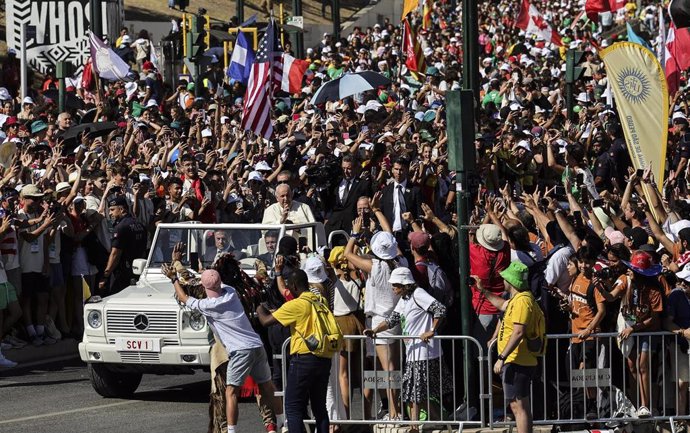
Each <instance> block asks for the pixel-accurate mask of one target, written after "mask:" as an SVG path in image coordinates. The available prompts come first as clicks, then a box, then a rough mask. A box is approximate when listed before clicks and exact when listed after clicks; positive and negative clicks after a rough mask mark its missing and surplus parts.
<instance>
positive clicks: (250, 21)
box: [240, 14, 257, 27]
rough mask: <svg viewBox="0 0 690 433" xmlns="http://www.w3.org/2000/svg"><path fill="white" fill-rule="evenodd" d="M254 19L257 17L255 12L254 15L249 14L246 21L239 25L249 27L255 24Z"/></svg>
mask: <svg viewBox="0 0 690 433" xmlns="http://www.w3.org/2000/svg"><path fill="white" fill-rule="evenodd" d="M256 20H257V17H256V14H254V15H252V16H250V17H249V19H248V20H247V21H245V22H243V23H242V24H240V27H251V26H253V25H254V24H256Z"/></svg>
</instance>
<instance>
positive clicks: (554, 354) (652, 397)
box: [486, 332, 690, 427]
mask: <svg viewBox="0 0 690 433" xmlns="http://www.w3.org/2000/svg"><path fill="white" fill-rule="evenodd" d="M573 337H576V335H571V334H559V335H549V336H548V346H547V352H546V354H545V356H544V357H543V358H541V359H540V361H539V365H538V366H537V369H536V370H537V373H536V375H535V379H534V380H533V381H532V386H531V390H530V407H531V409H532V414H533V420H534V424H535V425H540V424H542V425H551V424H585V423H607V424H608V425H609V426H611V427H613V426H614V425H621V424H625V423H629V422H635V421H641V420H642V419H643V418H644V420H645V421H665V422H671V423H672V424H673V422H674V421H676V420H690V415H688V387H687V384H688V381H689V380H690V377H689V376H690V374H689V373H688V371H690V356H689V355H688V351H687V346H684V347H683V348H682V349H680V348H679V347H680V346H679V343H682V342H683V341H685V342H687V340H685V338H684V337H682V336H678V335H675V334H672V333H670V332H649V333H633V334H632V335H630V337H628V339H626V340H622V341H621V340H619V336H618V334H617V333H601V334H593V335H592V336H591V337H590V339H589V340H587V342H586V346H583V345H579V347H578V344H574V343H573ZM495 348H496V342H495V341H493V342H491V343H490V345H489V349H488V362H487V364H486V366H487V368H488V370H487V371H488V377H490V378H491V379H490V383H489V385H488V389H489V400H490V408H491V409H490V410H489V413H488V423H489V427H494V426H509V425H514V424H515V423H514V422H513V421H512V420H511V419H510V416H509V414H508V405H507V404H506V403H505V402H504V401H502V400H503V396H502V395H500V394H497V393H494V392H493V389H494V387H493V386H492V384H499V383H500V380H501V379H500V377H498V376H497V375H495V374H494V373H493V364H494V361H495V360H496V355H497V353H496V351H495ZM677 348H678V349H677ZM643 352H645V353H646V355H641V353H643ZM638 378H639V379H638ZM643 378H644V379H645V380H642V379H643ZM679 380H680V381H682V382H684V385H683V386H680V385H679ZM643 383H644V385H643ZM641 406H645V407H646V408H647V409H648V410H649V413H648V414H647V413H644V414H643V416H639V415H640V414H639V413H638V412H639V411H640V408H641Z"/></svg>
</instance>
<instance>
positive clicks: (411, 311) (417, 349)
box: [394, 287, 441, 361]
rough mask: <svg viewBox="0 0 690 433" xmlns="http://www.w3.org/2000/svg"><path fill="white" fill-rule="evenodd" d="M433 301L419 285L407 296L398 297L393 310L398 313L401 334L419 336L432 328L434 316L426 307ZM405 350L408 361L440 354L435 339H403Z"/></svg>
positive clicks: (438, 342)
mask: <svg viewBox="0 0 690 433" xmlns="http://www.w3.org/2000/svg"><path fill="white" fill-rule="evenodd" d="M435 301H436V299H434V297H433V296H431V295H430V294H428V293H427V292H426V290H424V289H422V288H421V287H417V288H416V289H415V291H414V292H413V293H412V295H411V296H410V297H409V298H407V299H405V298H400V300H399V301H398V304H397V305H396V306H395V310H394V311H395V312H396V313H398V314H400V325H401V328H402V335H409V336H412V337H419V336H420V335H422V334H423V333H425V332H427V331H431V330H432V329H433V326H434V318H433V316H432V314H431V313H429V312H428V311H427V309H428V308H429V307H430V306H431V304H433V303H434V302H435ZM405 350H406V354H407V360H408V361H425V360H427V359H436V358H438V357H440V356H441V344H440V341H439V340H436V339H431V340H429V342H428V343H424V342H423V341H422V340H420V339H417V338H415V339H409V340H405Z"/></svg>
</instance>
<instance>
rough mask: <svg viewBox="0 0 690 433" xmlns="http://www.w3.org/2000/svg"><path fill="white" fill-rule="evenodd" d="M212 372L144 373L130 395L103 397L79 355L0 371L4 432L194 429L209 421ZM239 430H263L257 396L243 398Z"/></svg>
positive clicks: (201, 428) (189, 431) (191, 432)
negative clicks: (77, 357)
mask: <svg viewBox="0 0 690 433" xmlns="http://www.w3.org/2000/svg"><path fill="white" fill-rule="evenodd" d="M209 389H210V379H209V374H208V373H204V372H198V373H196V374H194V375H190V376H153V375H144V379H143V380H142V382H141V385H140V386H139V389H138V390H137V392H136V394H135V395H134V398H133V399H132V400H118V399H105V398H103V397H101V396H99V395H98V394H96V392H95V391H94V390H93V388H91V383H90V382H89V378H88V375H87V372H86V366H85V365H84V364H83V363H82V362H81V361H80V360H78V359H76V360H72V361H67V362H64V363H59V364H58V365H53V366H47V367H41V368H36V369H33V370H17V371H12V370H10V371H5V372H2V373H0V432H2V433H29V432H30V433H60V432H65V433H72V432H73V433H80V432H84V433H86V432H88V433H93V432H98V433H106V432H113V433H141V432H152V433H157V432H161V433H174V432H180V433H182V432H184V433H194V432H206V431H207V427H208V393H209ZM237 431H239V432H252V433H254V432H256V433H261V432H264V431H265V429H264V427H263V424H262V423H261V418H260V417H259V412H258V409H257V406H256V403H255V401H254V400H245V402H242V403H240V420H239V425H238V428H237Z"/></svg>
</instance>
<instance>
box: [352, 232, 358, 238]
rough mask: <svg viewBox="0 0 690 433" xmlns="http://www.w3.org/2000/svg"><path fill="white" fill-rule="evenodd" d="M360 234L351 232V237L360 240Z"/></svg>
mask: <svg viewBox="0 0 690 433" xmlns="http://www.w3.org/2000/svg"><path fill="white" fill-rule="evenodd" d="M359 235H360V233H355V232H350V237H351V238H354V239H359Z"/></svg>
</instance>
